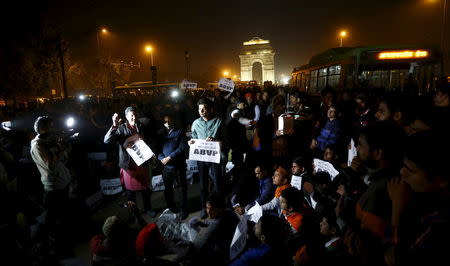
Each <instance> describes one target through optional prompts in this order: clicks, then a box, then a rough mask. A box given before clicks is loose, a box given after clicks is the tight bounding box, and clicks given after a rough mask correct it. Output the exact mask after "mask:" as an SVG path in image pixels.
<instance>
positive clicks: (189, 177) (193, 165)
mask: <svg viewBox="0 0 450 266" xmlns="http://www.w3.org/2000/svg"><path fill="white" fill-rule="evenodd" d="M195 173H198V166H197V161H192V160H186V182H187V183H188V184H189V185H192V183H193V182H194V174H195Z"/></svg>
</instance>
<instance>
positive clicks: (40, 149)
mask: <svg viewBox="0 0 450 266" xmlns="http://www.w3.org/2000/svg"><path fill="white" fill-rule="evenodd" d="M34 130H35V131H36V133H37V136H36V137H35V138H34V139H33V140H32V141H31V149H30V152H31V158H33V161H34V163H36V166H37V168H38V170H39V173H40V174H41V182H42V184H43V185H44V204H45V207H46V209H47V215H46V216H45V221H44V230H45V231H46V232H48V234H49V236H50V237H51V238H55V236H56V234H58V233H60V231H61V229H62V225H61V222H62V221H63V219H64V213H65V210H66V207H67V202H68V199H69V183H70V179H71V177H70V172H69V169H67V167H66V165H65V164H66V162H67V159H68V153H69V145H68V144H67V143H65V141H64V140H63V139H62V137H60V136H59V135H58V134H56V132H55V130H54V128H53V120H52V119H51V118H50V117H48V116H40V117H38V118H37V119H36V121H35V122H34Z"/></svg>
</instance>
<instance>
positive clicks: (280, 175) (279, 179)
mask: <svg viewBox="0 0 450 266" xmlns="http://www.w3.org/2000/svg"><path fill="white" fill-rule="evenodd" d="M272 180H273V184H274V185H275V186H277V188H276V190H275V196H274V197H273V199H272V200H271V201H270V202H268V203H266V204H264V205H262V206H261V208H262V210H263V211H266V212H267V211H273V212H276V213H277V214H281V208H280V199H279V198H280V196H281V192H283V190H285V189H286V188H288V187H290V186H291V184H290V181H291V180H290V176H289V172H288V171H287V170H286V169H285V168H283V167H282V166H279V167H278V168H277V169H276V170H275V173H274V174H273V177H272Z"/></svg>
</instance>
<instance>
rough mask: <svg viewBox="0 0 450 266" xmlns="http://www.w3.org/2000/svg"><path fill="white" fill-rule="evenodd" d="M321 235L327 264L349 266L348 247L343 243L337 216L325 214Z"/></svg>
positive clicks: (321, 222) (321, 221)
mask: <svg viewBox="0 0 450 266" xmlns="http://www.w3.org/2000/svg"><path fill="white" fill-rule="evenodd" d="M320 235H321V237H322V243H323V245H324V247H325V263H327V264H328V263H330V264H333V265H348V264H349V261H348V260H349V258H348V256H347V250H346V247H345V245H344V243H343V241H342V238H341V235H340V230H339V226H338V225H337V223H336V216H335V215H334V214H333V213H330V214H325V215H323V216H322V217H321V220H320Z"/></svg>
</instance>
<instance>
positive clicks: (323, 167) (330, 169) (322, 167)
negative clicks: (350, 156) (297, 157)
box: [313, 159, 339, 181]
mask: <svg viewBox="0 0 450 266" xmlns="http://www.w3.org/2000/svg"><path fill="white" fill-rule="evenodd" d="M313 164H314V171H315V172H316V173H318V172H327V173H329V174H330V176H331V180H332V181H333V179H334V178H335V177H336V176H337V175H338V174H339V171H338V170H336V169H335V168H334V166H333V165H332V164H331V163H329V162H326V161H323V160H319V159H314V162H313Z"/></svg>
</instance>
